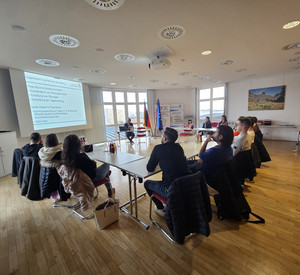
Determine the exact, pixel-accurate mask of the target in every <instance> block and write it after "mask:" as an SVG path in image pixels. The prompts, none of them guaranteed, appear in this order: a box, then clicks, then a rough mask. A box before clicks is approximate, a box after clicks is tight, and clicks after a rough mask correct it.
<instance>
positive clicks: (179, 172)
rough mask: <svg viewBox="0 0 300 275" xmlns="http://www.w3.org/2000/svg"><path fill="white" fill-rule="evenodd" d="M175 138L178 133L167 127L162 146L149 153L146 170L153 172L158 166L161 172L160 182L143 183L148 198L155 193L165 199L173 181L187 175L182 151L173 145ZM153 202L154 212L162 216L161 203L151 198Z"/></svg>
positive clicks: (162, 208)
mask: <svg viewBox="0 0 300 275" xmlns="http://www.w3.org/2000/svg"><path fill="white" fill-rule="evenodd" d="M177 138H178V132H177V131H176V130H175V129H173V128H169V127H167V128H166V130H165V131H164V134H163V136H162V140H161V143H162V144H159V145H156V146H155V147H154V149H153V151H152V153H151V156H150V159H149V162H148V164H147V170H148V171H149V172H153V171H154V170H155V168H156V166H157V165H158V164H159V166H160V168H161V170H162V180H161V181H154V180H147V181H145V183H144V187H145V189H146V191H147V193H148V195H149V196H150V197H151V195H152V192H156V193H157V194H159V195H161V196H162V197H164V198H166V197H167V192H168V188H169V186H170V185H171V183H172V182H173V181H174V180H175V179H177V178H179V177H182V176H185V175H187V174H188V167H187V161H186V157H185V155H184V152H183V149H182V147H181V146H180V144H179V143H175V141H176V140H177ZM153 201H154V203H155V207H154V211H155V212H156V213H157V214H158V215H160V216H164V205H163V204H162V202H161V201H160V200H158V199H156V198H153Z"/></svg>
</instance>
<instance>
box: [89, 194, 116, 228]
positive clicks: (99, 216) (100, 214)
mask: <svg viewBox="0 0 300 275" xmlns="http://www.w3.org/2000/svg"><path fill="white" fill-rule="evenodd" d="M94 216H95V222H96V226H97V228H98V229H103V228H105V227H107V226H108V225H110V224H112V223H114V222H115V221H117V220H118V219H119V200H118V199H111V198H108V199H107V201H105V202H104V203H101V204H99V205H98V206H97V207H96V208H95V210H94Z"/></svg>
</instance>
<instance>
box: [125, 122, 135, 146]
mask: <svg viewBox="0 0 300 275" xmlns="http://www.w3.org/2000/svg"><path fill="white" fill-rule="evenodd" d="M124 127H126V129H127V131H128V132H126V137H127V138H128V139H129V141H130V144H133V143H134V142H133V138H134V136H135V134H134V132H133V124H132V123H131V119H130V118H128V120H127V122H126V123H125V124H124Z"/></svg>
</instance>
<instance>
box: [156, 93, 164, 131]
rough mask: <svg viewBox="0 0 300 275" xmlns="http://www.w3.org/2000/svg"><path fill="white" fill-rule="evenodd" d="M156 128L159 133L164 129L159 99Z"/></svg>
mask: <svg viewBox="0 0 300 275" xmlns="http://www.w3.org/2000/svg"><path fill="white" fill-rule="evenodd" d="M156 127H157V129H158V130H159V131H161V130H162V129H163V123H162V120H161V110H160V103H159V99H157V110H156Z"/></svg>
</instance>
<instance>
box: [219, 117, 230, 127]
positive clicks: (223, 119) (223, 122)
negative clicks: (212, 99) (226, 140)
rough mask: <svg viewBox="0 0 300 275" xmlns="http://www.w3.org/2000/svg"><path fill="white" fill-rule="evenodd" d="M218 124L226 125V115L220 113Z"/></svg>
mask: <svg viewBox="0 0 300 275" xmlns="http://www.w3.org/2000/svg"><path fill="white" fill-rule="evenodd" d="M220 125H226V126H228V121H227V117H226V116H225V115H222V117H221V121H220V122H219V124H218V126H220Z"/></svg>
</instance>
